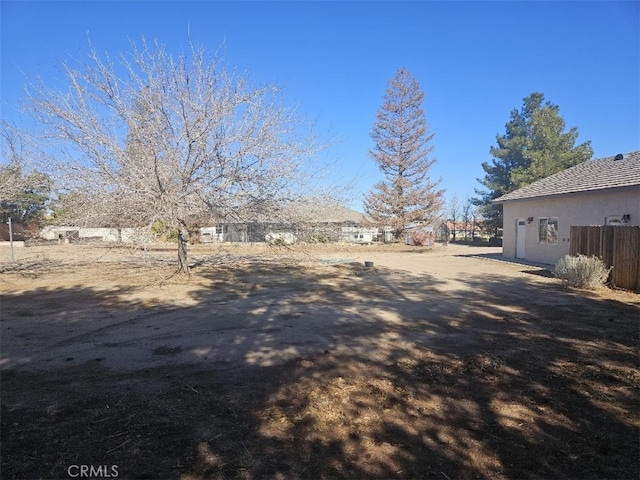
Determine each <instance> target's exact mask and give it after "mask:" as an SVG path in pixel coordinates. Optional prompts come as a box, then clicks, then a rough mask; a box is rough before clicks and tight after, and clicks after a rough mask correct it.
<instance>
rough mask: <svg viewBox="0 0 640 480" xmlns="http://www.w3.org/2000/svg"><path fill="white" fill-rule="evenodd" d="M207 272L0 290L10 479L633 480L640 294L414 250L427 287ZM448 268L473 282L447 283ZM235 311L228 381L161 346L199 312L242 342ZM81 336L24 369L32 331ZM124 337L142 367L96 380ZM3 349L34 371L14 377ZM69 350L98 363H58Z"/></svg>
mask: <svg viewBox="0 0 640 480" xmlns="http://www.w3.org/2000/svg"><path fill="white" fill-rule="evenodd" d="M414 252H415V251H414ZM198 253H200V256H199V257H198V255H195V259H194V265H195V268H194V270H193V273H192V275H191V277H190V278H184V277H176V276H172V268H173V266H172V264H171V263H170V262H168V261H166V260H165V259H164V257H162V255H158V254H157V252H156V254H154V255H152V256H150V257H149V258H140V257H136V256H133V257H131V256H129V254H128V253H122V252H121V253H117V254H113V253H112V254H110V256H108V257H101V258H100V260H99V261H96V258H97V257H98V255H97V254H96V252H93V253H92V255H93V256H88V257H83V258H80V257H76V258H69V257H66V258H62V259H60V258H50V259H48V260H47V261H46V262H42V266H41V267H38V266H37V265H35V264H33V263H31V264H29V265H28V268H25V269H20V268H17V269H14V270H5V271H4V272H3V273H2V278H1V279H0V287H1V288H2V291H3V300H2V328H3V352H2V353H3V357H7V356H8V357H9V358H8V360H9V362H8V363H7V364H6V365H5V366H4V367H3V369H2V372H1V374H2V377H1V382H2V398H1V400H2V412H1V413H2V415H1V421H2V430H1V435H2V442H1V450H2V451H1V453H2V460H1V461H2V465H1V466H2V478H3V479H29V478H34V479H35V478H47V479H49V478H69V475H68V468H69V467H70V466H71V465H94V466H99V465H106V466H113V465H116V466H117V471H118V473H119V475H118V477H119V478H127V479H158V478H170V479H181V480H191V479H208V478H216V479H224V478H246V479H258V478H260V479H261V478H283V479H284V478H437V479H451V480H453V479H456V478H463V479H465V478H470V479H471V478H592V479H596V478H597V479H601V478H612V479H613V478H616V479H617V478H630V479H631V478H633V479H637V478H638V475H639V474H640V467H639V464H638V458H639V455H640V413H639V412H640V396H639V393H640V369H639V368H638V353H639V351H638V345H639V329H638V327H639V318H638V312H639V310H638V306H639V300H638V296H637V295H632V294H627V293H624V292H612V291H599V292H596V293H585V292H575V291H568V290H563V289H561V288H558V286H559V282H557V281H556V280H554V279H550V278H545V277H540V276H537V275H525V274H522V273H520V272H519V271H514V270H513V267H509V268H511V270H508V269H507V271H505V272H504V273H503V274H501V273H500V272H499V270H498V269H499V268H505V267H500V266H499V265H498V266H496V265H493V263H495V262H491V265H487V264H488V263H489V262H486V261H483V260H480V259H475V258H457V259H454V258H453V257H452V258H442V259H440V260H437V259H436V255H434V256H433V258H431V257H429V253H428V252H424V251H420V253H418V254H416V255H420V256H421V258H426V259H427V260H426V261H428V262H432V263H429V264H427V265H426V266H425V267H424V268H425V269H426V270H428V271H432V274H430V275H426V274H425V275H422V276H416V275H408V274H404V273H401V272H400V273H399V271H397V270H394V269H392V268H388V267H384V266H378V265H376V267H375V268H365V267H364V266H363V265H362V263H361V262H358V263H356V262H353V263H349V262H342V261H341V262H336V263H326V262H320V261H318V259H317V255H318V253H317V252H315V253H314V255H316V257H314V256H309V255H307V253H305V252H296V254H295V255H288V256H286V258H285V257H282V256H278V257H271V256H269V252H258V253H257V254H255V252H253V253H252V252H246V251H243V252H233V251H227V252H223V253H222V254H217V255H215V256H210V255H206V254H204V253H205V252H204V251H203V252H196V254H198ZM322 253H324V252H322ZM377 253H378V254H381V253H382V254H388V255H399V256H406V255H414V253H412V252H411V251H404V250H400V251H396V252H393V251H390V252H377ZM411 261H416V260H415V259H414V260H411V259H410V260H409V263H410V262H411ZM421 261H422V260H421ZM438 262H440V263H438ZM455 262H460V266H459V268H460V269H462V270H464V272H465V275H464V276H463V277H462V276H460V275H458V274H452V276H451V278H449V277H446V275H447V272H450V271H451V270H452V269H453V268H458V267H456V266H455V265H456V264H455ZM78 271H82V272H83V275H82V276H79V275H78ZM514 272H515V273H514ZM239 305H240V306H241V305H245V306H246V312H250V311H251V312H254V313H252V314H251V315H253V317H252V320H251V321H248V320H247V325H246V326H245V327H243V328H242V329H241V328H240V327H238V330H237V331H235V330H234V333H233V334H232V336H231V337H229V341H230V342H240V341H241V340H242V341H246V340H247V338H248V337H249V336H250V335H252V333H251V332H254V334H255V335H256V337H255V339H254V343H252V344H251V345H250V346H249V347H248V348H249V351H248V352H247V354H246V355H245V356H244V357H241V358H240V357H238V358H237V359H236V360H233V361H223V360H221V359H214V360H211V361H204V360H201V359H200V360H198V361H195V360H193V358H195V357H187V355H190V351H191V350H190V347H189V346H188V345H187V343H186V342H187V338H186V337H185V338H182V337H181V338H178V339H177V340H176V341H175V342H174V343H171V341H170V340H171V338H173V337H172V335H173V336H175V335H178V334H179V330H171V331H170V332H169V333H168V334H166V335H165V336H160V333H157V332H162V331H163V330H155V328H161V327H162V328H165V325H164V324H163V323H162V322H161V321H160V319H165V320H167V321H168V322H169V323H170V324H175V323H177V322H182V324H183V325H185V329H188V328H191V326H193V325H195V324H192V323H189V322H190V321H191V320H190V318H191V317H194V318H195V317H202V316H203V315H204V314H205V313H206V312H209V311H210V310H211V309H214V310H213V311H215V312H216V315H219V316H222V317H224V316H225V315H232V313H233V312H236V313H234V315H238V316H237V317H233V319H234V320H233V321H234V322H240V323H241V322H242V318H244V317H243V316H242V315H241V314H238V313H237V309H238V308H239V307H238V306H239ZM234 308H235V309H236V310H233V309H234ZM88 312H94V313H93V314H92V315H94V316H91V315H89V313H88ZM131 315H133V316H131ZM244 315H249V313H245V314H244ZM89 319H93V320H92V321H94V322H106V320H105V319H110V320H109V321H110V322H111V323H108V322H107V323H104V326H102V325H103V324H102V323H100V324H99V325H97V324H96V325H97V326H99V328H97V329H96V330H95V331H93V332H92V331H88V332H85V333H82V335H83V336H79V335H76V333H77V332H75V331H74V335H76V336H73V335H70V336H69V337H65V338H67V339H66V340H62V341H61V342H58V343H56V344H55V345H54V347H55V349H54V350H51V351H52V352H53V353H51V355H52V356H55V355H58V357H60V358H58V357H56V359H55V361H53V362H52V363H51V364H49V365H48V366H47V365H46V364H45V366H44V367H43V366H42V365H35V364H32V363H33V362H35V360H34V359H35V358H39V357H37V356H36V353H37V352H36V350H37V348H35V346H34V345H36V344H37V345H40V344H39V343H37V342H36V339H35V337H36V336H37V335H38V334H39V333H38V332H40V335H42V332H44V331H45V330H38V329H43V328H45V326H46V327H47V328H54V327H55V325H59V328H60V329H65V328H70V327H69V325H70V324H71V322H72V321H74V322H78V323H83V322H86V321H89ZM258 321H260V322H262V323H258ZM52 322H57V323H55V324H54V326H53V327H52ZM114 322H115V323H114ZM143 323H144V325H143ZM316 324H317V325H319V327H317V328H318V331H319V332H321V333H323V334H324V335H325V337H326V338H325V341H324V343H323V342H319V343H317V344H314V345H313V346H314V348H313V349H309V350H302V349H300V350H297V351H298V352H299V353H297V354H296V355H294V356H293V357H291V358H289V357H286V356H284V355H281V356H280V357H277V358H279V360H278V361H273V362H262V363H261V362H253V363H252V362H249V361H248V360H249V359H251V358H254V357H252V356H251V355H253V356H258V355H259V354H262V355H263V356H264V357H265V358H266V357H268V356H269V355H271V357H269V358H276V355H277V354H278V352H279V351H281V352H284V351H287V348H293V347H300V346H301V345H296V344H292V345H288V346H285V345H284V344H282V343H277V342H275V340H274V338H275V337H277V336H280V337H279V338H280V339H281V340H283V341H284V340H286V339H287V338H289V337H284V335H285V333H286V332H298V333H299V334H302V333H304V332H305V331H306V330H308V329H309V328H311V326H312V325H316ZM28 325H31V327H30V328H26V327H27V326H28ZM121 325H125V326H130V327H131V328H133V327H136V326H137V327H139V330H134V331H135V332H140V331H142V332H144V331H151V332H153V333H152V334H149V336H148V337H144V338H143V339H142V342H141V343H140V346H139V347H138V348H139V349H148V352H147V357H144V358H148V359H150V361H151V360H152V361H153V362H155V363H149V364H148V365H146V366H143V367H141V368H112V367H110V366H109V365H108V362H109V361H110V360H113V358H111V357H109V356H108V355H103V352H110V351H114V352H120V350H116V349H115V348H116V345H117V344H118V342H117V341H116V340H118V341H119V340H122V339H119V338H115V337H114V338H112V333H110V332H112V330H113V329H115V328H124V327H121ZM156 325H157V326H156ZM225 325H226V324H225ZM55 328H57V327H55ZM78 328H79V327H78ZM127 328H129V327H127ZM212 328H213V327H212ZM226 328H228V327H226V326H225V329H226ZM16 331H19V335H18V334H17V333H16ZM51 332H52V333H51V335H53V336H55V330H51ZM176 332H178V333H176ZM203 332H204V331H203ZM225 332H227V330H223V329H220V330H219V332H216V334H219V335H222V334H223V333H225ZM7 335H14V336H15V338H18V339H22V340H21V341H24V343H23V344H20V345H23V347H22V348H25V349H26V350H27V351H24V352H21V354H23V355H24V356H25V357H27V356H29V355H30V354H33V355H32V357H30V358H31V359H32V360H31V362H32V363H22V364H19V363H16V364H12V363H11V361H10V360H11V358H10V357H11V354H12V352H13V350H12V349H13V348H14V344H13V343H11V344H7V343H6V342H7V339H8V338H9V336H7ZM198 335H204V333H202V332H201V333H199V334H198ZM11 338H13V337H11ZM56 338H57V337H56ZM61 338H62V337H61ZM304 338H306V337H300V336H298V337H296V336H292V337H291V339H292V340H291V342H302V343H304V341H305V340H304ZM74 339H76V340H74ZM77 339H82V341H88V342H89V343H91V342H93V343H92V345H94V347H95V350H94V351H93V352H92V353H93V356H92V357H90V358H89V357H87V358H86V359H83V360H82V361H79V360H78V357H76V358H75V359H74V358H72V357H71V354H70V356H69V357H68V358H63V357H64V352H65V351H66V350H64V348H67V346H69V347H70V346H73V344H74V342H78V341H79V340H77ZM150 339H151V340H150ZM154 339H155V340H154ZM301 339H302V340H301ZM152 340H153V341H152ZM34 342H36V343H34ZM64 342H68V343H67V344H65V343H64ZM15 345H18V344H17V343H16V344H15ZM63 347H64V348H63ZM38 348H41V350H43V351H44V350H46V348H45V347H38ZM47 348H48V347H47ZM52 348H53V347H52ZM30 349H31V350H33V352H31V351H29V350H30ZM110 349H112V350H110ZM300 352H303V353H300ZM129 354H131V350H122V355H129ZM73 355H77V353H75V354H73ZM114 355H115V354H114ZM208 355H213V353H209V354H208ZM43 358H44V357H43ZM184 358H186V359H190V360H189V361H181V359H184ZM120 360H122V359H120ZM125 360H126V359H125ZM56 362H57V363H56ZM158 362H160V363H158Z"/></svg>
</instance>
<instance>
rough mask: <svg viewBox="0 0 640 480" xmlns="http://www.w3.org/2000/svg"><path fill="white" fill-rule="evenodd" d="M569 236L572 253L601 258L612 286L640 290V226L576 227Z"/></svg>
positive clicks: (570, 252)
mask: <svg viewBox="0 0 640 480" xmlns="http://www.w3.org/2000/svg"><path fill="white" fill-rule="evenodd" d="M570 239H571V243H570V246H569V254H571V255H578V254H582V255H587V256H592V255H595V256H597V257H600V258H601V259H602V261H603V262H604V263H605V264H606V265H607V267H613V270H612V271H611V275H610V276H609V281H610V282H611V283H612V284H613V285H615V286H616V287H619V288H624V289H626V290H633V291H635V292H640V226H633V227H627V226H617V225H616V226H613V225H605V226H597V227H577V226H574V227H571V236H570Z"/></svg>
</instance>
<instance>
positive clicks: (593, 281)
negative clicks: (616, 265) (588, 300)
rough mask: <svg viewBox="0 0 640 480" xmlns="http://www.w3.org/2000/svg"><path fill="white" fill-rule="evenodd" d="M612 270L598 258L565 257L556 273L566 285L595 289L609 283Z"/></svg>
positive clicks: (559, 263)
mask: <svg viewBox="0 0 640 480" xmlns="http://www.w3.org/2000/svg"><path fill="white" fill-rule="evenodd" d="M611 268H613V267H611ZM611 268H607V266H606V265H605V263H604V262H603V261H602V260H601V259H600V258H598V257H596V256H591V257H588V256H586V255H576V256H571V255H565V256H564V257H562V258H561V259H560V261H559V262H558V263H557V264H556V267H555V271H554V273H555V275H556V277H558V278H559V279H560V280H562V282H563V283H564V284H565V285H568V286H570V287H577V288H587V289H594V288H598V287H602V286H603V285H604V284H605V283H606V282H607V279H608V278H609V273H610V272H611Z"/></svg>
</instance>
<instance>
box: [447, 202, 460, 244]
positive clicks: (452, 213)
mask: <svg viewBox="0 0 640 480" xmlns="http://www.w3.org/2000/svg"><path fill="white" fill-rule="evenodd" d="M459 218H460V199H459V198H458V196H457V195H454V196H453V197H451V199H450V200H449V219H450V220H451V222H452V223H453V227H452V228H451V230H452V231H451V234H452V236H453V241H454V242H455V241H456V230H457V227H458V219H459Z"/></svg>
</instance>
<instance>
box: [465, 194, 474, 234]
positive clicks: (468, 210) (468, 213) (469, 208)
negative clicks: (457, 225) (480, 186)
mask: <svg viewBox="0 0 640 480" xmlns="http://www.w3.org/2000/svg"><path fill="white" fill-rule="evenodd" d="M473 216H474V208H473V203H471V198H469V197H467V198H466V199H465V201H464V204H463V205H462V223H463V225H464V239H465V241H467V240H469V230H470V229H469V225H470V224H471V223H472V219H473Z"/></svg>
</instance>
